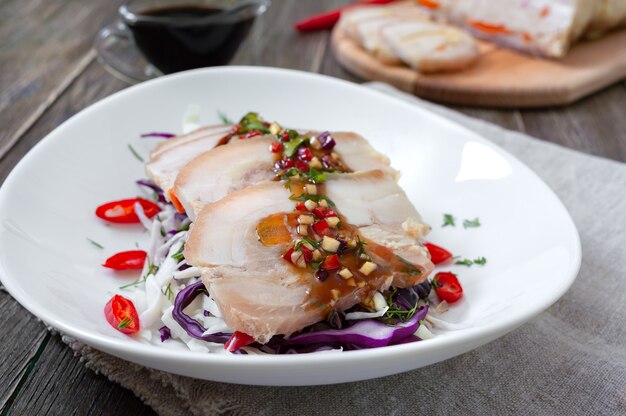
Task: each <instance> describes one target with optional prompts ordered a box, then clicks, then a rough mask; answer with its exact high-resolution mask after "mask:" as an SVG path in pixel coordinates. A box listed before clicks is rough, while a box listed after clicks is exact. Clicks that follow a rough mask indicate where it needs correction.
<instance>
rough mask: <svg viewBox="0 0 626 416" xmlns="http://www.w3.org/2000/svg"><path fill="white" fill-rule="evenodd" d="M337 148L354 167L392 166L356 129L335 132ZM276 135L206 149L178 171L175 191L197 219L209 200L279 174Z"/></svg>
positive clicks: (191, 215) (358, 168)
mask: <svg viewBox="0 0 626 416" xmlns="http://www.w3.org/2000/svg"><path fill="white" fill-rule="evenodd" d="M332 137H333V138H334V139H335V142H336V147H335V148H334V151H335V152H336V153H337V154H338V155H339V156H340V157H341V160H342V162H343V163H344V164H345V165H346V166H347V167H348V168H349V169H350V170H352V171H354V172H357V171H363V170H370V169H391V168H390V167H389V159H388V158H387V157H386V156H384V155H383V154H381V153H379V152H377V151H376V150H375V149H374V148H373V147H372V146H371V145H370V144H369V143H368V142H367V140H365V139H364V138H363V137H361V136H359V135H358V134H355V133H346V132H337V133H332ZM274 141H275V138H274V137H273V136H269V135H268V136H262V137H255V138H253V139H247V140H234V141H232V142H231V143H230V144H228V145H225V146H218V147H216V148H214V149H212V150H209V151H207V152H204V153H203V154H201V155H200V156H197V157H196V158H195V159H193V160H192V161H190V162H188V163H187V164H186V165H185V166H184V167H182V169H181V170H180V173H179V174H178V176H177V178H176V181H175V183H174V193H175V195H176V197H177V198H178V200H179V201H180V203H181V205H182V206H183V207H184V208H185V211H186V212H187V215H189V217H190V218H191V219H192V220H193V218H194V217H195V214H196V213H197V212H198V211H199V210H200V209H201V208H202V206H204V205H205V204H208V203H212V202H215V201H218V200H220V199H221V198H223V197H225V196H226V195H228V194H230V193H232V192H234V191H237V190H239V189H242V188H246V187H248V186H251V185H254V184H257V183H259V182H263V181H269V180H272V179H273V178H274V177H275V173H274V170H273V167H274V163H275V162H276V159H275V157H276V154H275V153H272V152H270V150H269V148H270V144H271V143H273V142H274Z"/></svg>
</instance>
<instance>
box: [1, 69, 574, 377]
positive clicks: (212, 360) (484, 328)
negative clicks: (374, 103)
mask: <svg viewBox="0 0 626 416" xmlns="http://www.w3.org/2000/svg"><path fill="white" fill-rule="evenodd" d="M222 72H229V73H241V74H246V73H257V74H258V73H264V74H269V75H288V76H294V77H302V79H304V80H306V79H321V80H323V82H330V83H332V84H335V85H337V86H340V87H346V88H351V89H355V90H356V89H358V90H360V91H361V92H364V93H366V94H370V95H372V96H374V97H376V98H377V99H380V100H383V101H390V102H394V103H396V104H401V105H402V106H405V107H406V108H408V109H410V110H411V111H417V112H421V113H422V114H423V115H425V116H426V117H427V118H430V119H434V120H436V121H437V122H438V123H442V124H447V125H448V126H449V127H451V128H456V129H461V130H462V131H464V132H465V133H466V134H468V135H471V136H472V139H473V140H476V141H478V142H480V143H483V144H485V145H487V146H489V147H490V148H492V149H495V150H497V151H498V153H499V154H501V155H504V156H505V157H506V158H508V159H510V160H512V161H514V162H515V164H516V165H517V166H516V168H519V169H522V170H523V171H525V173H526V174H529V175H530V176H531V177H532V178H533V179H534V180H535V181H536V182H537V184H538V185H539V186H542V187H543V188H544V189H545V191H547V193H548V195H550V197H551V198H553V199H554V202H556V207H557V209H558V210H560V211H561V212H562V214H564V216H563V219H564V221H565V222H566V223H567V225H568V227H570V228H571V230H570V231H572V232H573V233H572V234H573V237H574V241H572V242H571V248H572V249H573V252H572V254H573V258H572V259H571V260H570V263H569V265H568V266H569V269H568V270H567V271H566V276H567V281H566V282H565V284H563V285H562V286H561V287H560V288H559V290H555V291H554V292H553V293H552V295H551V296H550V297H548V298H546V301H545V302H543V303H540V304H534V306H532V307H529V308H528V309H525V310H523V311H520V312H519V313H518V314H516V316H515V317H514V318H513V319H510V320H504V321H503V320H500V321H497V322H496V323H494V324H485V325H481V326H479V327H472V328H468V329H461V330H455V331H451V332H449V333H448V334H446V337H435V338H433V339H430V340H428V342H426V343H421V342H418V343H409V344H402V345H393V346H386V347H384V348H375V349H366V350H357V351H349V353H348V354H346V353H340V354H339V353H338V354H299V355H298V354H293V355H226V354H210V353H205V352H195V351H187V350H176V349H168V348H162V347H160V346H157V345H152V344H145V343H136V344H127V343H119V342H117V340H116V338H114V337H112V336H107V335H105V334H95V333H93V334H92V333H91V332H92V331H85V330H83V329H80V328H76V327H74V326H73V325H67V324H65V323H64V322H63V321H62V320H59V319H54V317H53V318H51V319H48V318H49V317H48V316H46V313H45V309H46V308H45V307H43V306H42V305H39V304H38V303H37V302H36V301H34V300H33V299H30V298H29V297H28V294H27V293H25V292H24V291H23V290H22V289H21V288H20V287H19V285H17V284H15V285H14V284H13V282H14V281H15V279H11V278H10V277H9V276H8V273H7V270H6V268H5V265H4V263H5V260H4V259H3V258H2V256H1V254H0V281H1V282H2V284H3V285H4V287H5V288H6V289H7V291H8V293H9V294H10V295H11V296H12V297H13V298H14V299H15V300H17V301H18V302H19V303H20V304H21V305H22V306H23V307H24V308H26V309H27V310H28V311H29V312H30V313H32V314H33V315H35V316H36V317H37V318H38V319H40V320H42V321H43V322H45V323H46V324H47V325H49V326H51V327H54V328H56V329H57V330H59V331H60V332H62V333H63V334H65V335H68V336H70V337H73V338H76V339H77V340H79V341H81V342H83V343H85V344H87V345H89V346H92V347H94V348H96V349H102V350H104V351H106V352H108V353H110V354H112V355H115V356H118V357H124V358H123V359H128V358H126V357H128V356H129V355H132V356H137V355H139V356H144V357H146V358H149V359H151V360H154V359H157V360H163V359H165V360H168V361H173V362H174V363H196V364H202V365H204V364H224V363H226V361H225V360H227V361H228V365H229V366H231V365H232V366H236V367H237V366H239V367H241V366H243V367H247V366H251V365H252V366H255V367H259V368H264V367H272V368H276V366H277V365H281V364H282V365H291V364H293V363H296V362H297V363H298V364H299V365H302V366H311V365H318V364H319V363H320V361H324V362H325V363H326V364H335V363H339V362H340V363H342V364H346V363H347V364H349V363H351V362H355V361H361V360H363V359H367V358H377V357H379V356H381V355H384V354H385V353H387V354H393V355H395V354H397V355H406V354H408V353H419V352H420V351H424V352H425V351H429V350H437V349H444V348H448V347H450V346H454V345H455V344H456V343H457V342H458V341H459V338H460V337H462V340H463V341H465V342H467V343H470V342H473V341H477V340H480V339H489V338H490V337H491V338H492V339H489V341H487V342H490V341H492V340H495V339H496V338H498V337H500V336H502V335H504V334H505V333H507V332H510V331H512V330H513V329H515V328H517V327H519V326H520V325H521V324H523V323H525V322H527V321H528V320H530V319H532V318H533V317H534V316H537V315H538V314H540V313H541V312H543V311H545V310H546V309H548V308H549V307H550V306H552V305H553V304H554V303H555V302H556V301H557V300H558V299H560V298H561V297H562V296H563V295H564V294H565V293H566V292H567V291H568V290H569V288H570V287H571V286H572V284H573V283H574V281H575V280H576V277H577V275H578V272H579V270H580V266H581V262H582V247H581V241H580V235H579V233H578V229H577V227H576V225H575V223H574V221H573V219H572V217H571V215H570V213H569V212H568V210H567V208H566V207H565V205H564V204H563V202H562V201H561V200H560V198H559V197H558V196H557V195H556V193H555V192H554V191H553V190H552V189H551V188H550V187H549V186H548V185H547V184H546V183H545V182H544V181H543V179H541V178H540V177H539V176H538V175H537V174H536V173H535V172H534V171H533V170H532V169H530V168H529V167H528V166H527V165H526V164H525V163H523V162H522V161H520V160H519V159H518V158H517V157H516V156H514V155H512V154H511V153H509V152H508V151H506V150H505V149H503V148H502V147H500V146H499V145H497V144H496V143H493V142H491V141H490V140H488V139H486V138H484V137H483V136H481V135H480V134H478V133H477V132H475V131H473V130H471V129H469V128H468V127H465V126H464V125H462V124H460V123H459V122H457V121H454V120H451V119H449V118H447V117H445V116H443V115H440V114H438V113H435V112H434V111H432V110H430V109H428V108H424V107H418V106H414V105H411V104H410V103H408V102H406V101H404V100H402V99H400V98H397V97H393V96H390V95H388V94H386V93H384V92H381V91H377V90H375V89H372V88H367V87H365V86H362V85H359V84H355V83H352V82H349V81H345V80H341V79H338V78H334V77H331V76H328V75H323V74H316V73H310V72H304V71H298V70H293V69H284V68H273V67H257V66H224V67H213V68H201V69H196V70H191V71H184V72H180V73H176V74H172V75H167V76H164V77H159V78H156V79H153V80H149V81H146V82H143V83H140V84H137V85H134V86H130V87H128V88H125V89H123V90H121V91H118V92H116V93H114V94H112V95H110V96H108V97H105V98H103V99H101V100H99V101H97V102H95V103H93V104H91V105H89V106H88V107H86V108H84V109H83V110H81V111H79V112H78V113H76V114H74V115H73V116H72V117H70V118H69V119H68V120H66V121H64V122H63V123H62V124H60V125H59V126H57V127H56V128H55V129H53V130H52V131H51V132H50V133H48V134H47V135H46V136H45V137H43V138H42V139H41V140H40V141H39V142H38V143H37V144H35V145H34V146H33V147H32V148H31V149H30V150H29V151H28V153H27V154H26V155H24V157H23V158H22V159H21V160H20V161H19V162H18V163H17V164H16V165H15V167H14V168H13V169H12V170H11V172H10V173H9V175H8V176H7V177H6V179H5V181H4V182H3V184H2V187H0V209H2V207H4V206H5V204H7V199H8V196H7V194H8V191H7V189H9V188H10V187H11V184H12V183H13V181H15V180H17V179H16V178H19V176H20V172H21V171H22V170H24V169H27V168H28V166H29V161H30V159H31V158H33V157H35V155H37V154H39V153H40V152H43V151H45V148H46V146H48V145H49V144H50V143H53V142H54V141H55V140H59V139H57V137H62V134H63V130H64V129H65V127H66V125H68V124H71V123H73V122H74V121H75V120H76V119H78V118H81V117H84V116H85V115H86V114H90V113H91V112H94V111H98V109H99V108H100V107H101V106H103V105H105V104H107V103H108V102H110V101H114V100H118V99H123V97H124V96H125V95H129V94H135V93H136V92H137V91H141V90H142V89H148V88H152V86H153V85H157V84H160V83H167V82H173V81H175V80H177V79H179V78H184V77H190V76H195V75H198V74H205V73H206V74H213V73H222ZM467 332H469V333H467ZM494 336H495V338H494ZM473 349H474V348H472V349H470V350H469V351H471V350H473ZM454 355H458V354H454ZM239 357H244V358H239ZM438 361H441V360H437V361H435V362H438ZM142 365H144V366H145V364H142ZM409 369H410V368H407V371H408V370H409Z"/></svg>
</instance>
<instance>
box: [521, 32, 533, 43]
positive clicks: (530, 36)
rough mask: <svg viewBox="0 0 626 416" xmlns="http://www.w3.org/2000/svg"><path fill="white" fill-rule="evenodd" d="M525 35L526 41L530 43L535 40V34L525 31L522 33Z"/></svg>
mask: <svg viewBox="0 0 626 416" xmlns="http://www.w3.org/2000/svg"><path fill="white" fill-rule="evenodd" d="M522 36H523V37H524V41H526V42H528V43H530V42H532V41H533V35H531V34H530V33H528V32H524V34H523V35H522Z"/></svg>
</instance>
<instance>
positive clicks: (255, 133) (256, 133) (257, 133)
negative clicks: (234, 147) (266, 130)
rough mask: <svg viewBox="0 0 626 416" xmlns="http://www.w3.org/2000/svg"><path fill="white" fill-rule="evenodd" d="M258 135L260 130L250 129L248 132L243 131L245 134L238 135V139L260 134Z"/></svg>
mask: <svg viewBox="0 0 626 416" xmlns="http://www.w3.org/2000/svg"><path fill="white" fill-rule="evenodd" d="M260 135H261V132H260V131H258V130H253V131H251V132H248V133H245V134H242V135H240V136H239V138H240V139H251V138H253V137H256V136H260Z"/></svg>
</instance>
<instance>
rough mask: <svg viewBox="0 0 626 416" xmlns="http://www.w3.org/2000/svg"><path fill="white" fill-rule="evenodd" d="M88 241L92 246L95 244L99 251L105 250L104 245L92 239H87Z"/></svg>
mask: <svg viewBox="0 0 626 416" xmlns="http://www.w3.org/2000/svg"><path fill="white" fill-rule="evenodd" d="M87 241H89V242H90V243H91V244H93V245H94V246H96V247H98V248H99V249H103V248H104V246H103V245H102V244H100V243H97V242H95V241H93V240H92V239H91V238H87Z"/></svg>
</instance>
